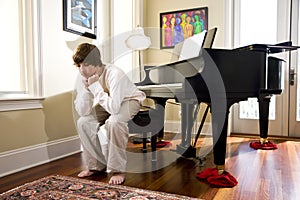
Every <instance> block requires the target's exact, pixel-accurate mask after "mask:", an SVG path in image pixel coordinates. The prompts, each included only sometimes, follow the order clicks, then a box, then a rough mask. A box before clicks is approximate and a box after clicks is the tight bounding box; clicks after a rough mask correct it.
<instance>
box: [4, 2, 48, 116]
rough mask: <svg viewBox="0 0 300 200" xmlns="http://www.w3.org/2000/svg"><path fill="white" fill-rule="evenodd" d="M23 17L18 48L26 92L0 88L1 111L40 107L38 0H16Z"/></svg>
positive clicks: (39, 11)
mask: <svg viewBox="0 0 300 200" xmlns="http://www.w3.org/2000/svg"><path fill="white" fill-rule="evenodd" d="M19 1H20V3H21V7H22V8H21V10H22V12H19V14H20V16H19V19H20V20H22V26H23V28H21V29H22V30H23V31H22V33H21V35H22V40H21V44H20V46H22V47H23V48H21V49H20V52H21V54H22V56H23V58H24V59H23V64H24V65H23V66H22V67H24V73H25V79H26V80H25V86H24V88H25V90H26V91H25V93H24V92H22V91H20V92H0V111H11V110H23V109H36V108H42V100H43V99H44V98H43V89H42V67H41V66H43V65H42V64H43V62H42V48H41V42H42V38H41V35H42V34H41V30H42V29H41V15H40V13H41V1H40V0H19Z"/></svg>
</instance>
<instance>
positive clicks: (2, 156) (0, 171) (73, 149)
mask: <svg viewBox="0 0 300 200" xmlns="http://www.w3.org/2000/svg"><path fill="white" fill-rule="evenodd" d="M80 151H81V144H80V139H79V137H78V136H73V137H69V138H64V139H60V140H55V141H51V142H47V143H43V144H38V145H34V146H29V147H25V148H20V149H16V150H12V151H7V152H3V153H0V163H1V167H0V177H3V176H6V175H9V174H12V173H15V172H19V171H22V170H25V169H29V168H31V167H35V166H38V165H41V164H44V163H48V162H50V161H53V160H57V159H60V158H63V157H66V156H69V155H72V154H75V153H78V152H80Z"/></svg>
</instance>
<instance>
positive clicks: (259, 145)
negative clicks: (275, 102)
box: [250, 95, 277, 150]
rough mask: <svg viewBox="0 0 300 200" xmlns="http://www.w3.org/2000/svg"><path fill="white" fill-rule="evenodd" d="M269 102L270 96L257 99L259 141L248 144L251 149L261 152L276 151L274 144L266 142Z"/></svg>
mask: <svg viewBox="0 0 300 200" xmlns="http://www.w3.org/2000/svg"><path fill="white" fill-rule="evenodd" d="M270 100H271V96H270V95H268V96H260V97H259V98H258V104H259V130H260V141H257V142H255V141H254V142H250V147H252V148H253V149H263V150H273V149H277V145H276V144H274V143H272V142H270V141H268V131H269V105H270Z"/></svg>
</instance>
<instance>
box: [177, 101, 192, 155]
mask: <svg viewBox="0 0 300 200" xmlns="http://www.w3.org/2000/svg"><path fill="white" fill-rule="evenodd" d="M195 105H196V103H192V102H181V143H180V144H179V145H177V152H178V153H179V154H181V155H183V156H184V157H187V158H191V157H193V158H195V157H196V148H194V147H192V146H191V141H192V138H191V137H192V128H193V123H194V119H193V112H194V108H195Z"/></svg>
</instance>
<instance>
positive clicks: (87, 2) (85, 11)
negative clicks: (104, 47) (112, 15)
mask: <svg viewBox="0 0 300 200" xmlns="http://www.w3.org/2000/svg"><path fill="white" fill-rule="evenodd" d="M96 6H97V0H63V30H64V31H67V32H71V33H75V34H78V35H81V36H84V37H88V38H92V39H96V28H97V23H96V18H97V9H96Z"/></svg>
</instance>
